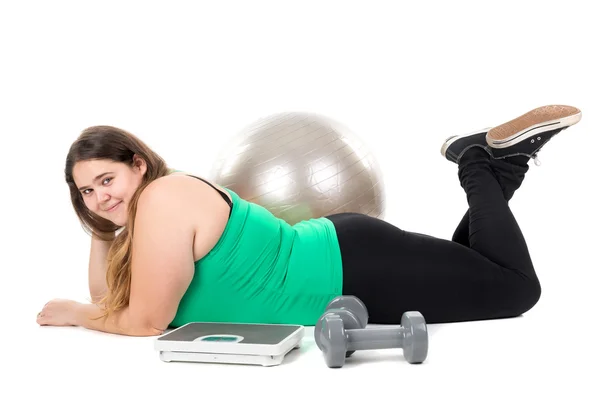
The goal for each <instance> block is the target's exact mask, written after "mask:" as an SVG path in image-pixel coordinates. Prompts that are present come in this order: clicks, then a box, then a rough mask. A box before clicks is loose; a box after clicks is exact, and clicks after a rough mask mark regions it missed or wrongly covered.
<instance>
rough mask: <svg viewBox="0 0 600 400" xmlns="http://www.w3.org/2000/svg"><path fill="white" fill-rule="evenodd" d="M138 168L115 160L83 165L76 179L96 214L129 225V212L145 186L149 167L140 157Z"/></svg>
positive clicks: (76, 171) (76, 170)
mask: <svg viewBox="0 0 600 400" xmlns="http://www.w3.org/2000/svg"><path fill="white" fill-rule="evenodd" d="M134 160H135V161H136V163H135V166H134V167H130V166H128V165H126V164H124V163H120V162H115V161H112V160H87V161H79V162H77V163H76V164H75V165H74V167H73V179H74V180H75V185H77V187H78V188H79V192H80V193H81V198H82V199H83V201H84V203H85V205H86V206H87V208H89V209H90V211H91V212H93V213H94V214H96V215H98V216H100V217H102V218H105V219H107V220H109V221H111V222H113V223H114V224H116V225H118V226H124V225H125V224H126V223H127V208H128V206H129V202H130V201H131V198H132V197H133V194H134V193H135V190H136V189H137V188H138V187H139V185H140V184H141V182H142V177H143V176H144V173H145V172H146V163H145V162H144V161H143V160H142V159H141V158H138V157H137V156H135V157H134Z"/></svg>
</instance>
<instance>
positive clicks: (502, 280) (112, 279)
mask: <svg viewBox="0 0 600 400" xmlns="http://www.w3.org/2000/svg"><path fill="white" fill-rule="evenodd" d="M580 119H581V112H580V111H579V110H578V109H576V108H574V107H569V106H545V107H540V108H537V109H535V110H532V111H530V112H528V113H526V114H523V115H521V116H520V117H518V118H515V119H514V120H512V121H509V122H507V123H505V124H502V125H500V126H497V127H495V128H493V129H490V130H483V131H481V132H476V133H474V134H468V135H460V136H453V137H451V138H448V139H447V140H446V141H445V143H444V145H443V146H442V149H441V152H442V155H443V156H445V157H446V158H447V159H448V160H450V161H452V162H454V163H456V164H457V165H458V176H459V180H460V184H461V186H462V187H463V188H464V190H465V193H466V195H467V201H468V204H469V209H468V211H467V213H466V214H465V215H464V217H463V219H462V221H461V222H460V224H459V225H458V227H457V229H456V231H455V233H454V235H453V237H452V240H451V241H450V240H443V239H439V238H435V237H432V236H428V235H423V234H418V233H413V232H407V231H404V230H402V229H400V228H398V227H396V226H393V225H391V224H389V223H387V222H385V221H382V220H379V219H376V218H373V217H369V216H367V215H361V214H357V213H343V214H335V215H330V216H327V217H323V218H317V219H311V220H309V221H302V222H300V223H298V224H295V225H293V226H291V225H289V224H287V223H286V222H285V221H283V220H281V219H278V218H275V217H274V216H273V215H272V214H271V213H269V212H268V211H267V210H266V209H264V208H262V207H260V206H258V205H256V204H253V203H250V202H247V201H245V200H243V199H241V198H240V197H239V196H238V195H237V194H236V193H235V192H233V191H231V190H228V189H224V188H222V187H219V186H218V185H214V184H212V183H210V182H207V181H205V180H203V179H201V178H196V177H193V176H190V175H186V174H184V173H182V172H178V171H174V170H171V169H169V168H167V165H166V164H165V162H164V161H163V160H162V159H161V158H160V157H159V156H158V155H157V154H155V153H154V152H153V151H152V150H151V149H149V148H148V147H147V146H146V145H145V144H144V143H143V142H142V141H140V140H138V139H137V138H136V137H135V136H134V135H132V134H130V133H128V132H125V131H122V130H120V129H117V128H114V127H109V126H96V127H90V128H88V129H86V130H85V131H84V132H83V133H82V134H81V135H80V137H79V138H78V139H77V140H76V141H75V142H74V143H73V145H72V146H71V149H70V151H69V153H68V156H67V161H66V167H65V176H66V181H67V184H68V186H69V189H70V192H71V201H72V204H73V207H74V208H75V212H76V213H77V215H78V217H79V218H80V220H81V222H82V224H83V226H84V228H86V229H87V230H89V231H90V232H91V234H92V245H91V255H90V271H89V276H90V293H91V295H92V299H93V302H92V304H81V303H77V302H74V301H70V300H63V299H56V300H52V301H50V302H49V303H47V304H46V305H45V306H44V307H43V309H42V311H41V312H40V313H39V314H38V318H37V322H38V323H39V324H40V325H79V326H83V327H86V328H89V329H95V330H99V331H104V332H110V333H116V334H123V335H132V336H149V335H160V334H162V333H163V332H164V331H165V330H166V329H167V328H168V327H177V326H181V325H183V324H185V323H187V322H190V321H223V322H248V323H251V322H254V323H292V324H304V325H314V324H315V323H316V321H317V319H318V318H319V316H320V315H321V313H322V312H323V310H324V307H325V306H326V304H327V303H328V302H329V301H330V300H331V299H332V298H334V297H336V296H338V295H340V294H349V295H355V296H357V297H359V298H360V299H361V300H362V301H363V302H364V303H365V305H366V306H367V308H368V310H369V314H370V315H369V318H370V319H369V322H372V323H381V324H398V323H399V322H400V318H401V316H402V313H403V312H405V311H407V310H418V311H420V312H421V313H423V315H424V317H425V318H426V320H427V322H428V323H439V322H458V321H473V320H484V319H494V318H506V317H513V316H518V315H520V314H522V313H524V312H526V311H528V310H529V309H531V308H532V307H533V306H534V305H535V304H536V303H537V301H538V299H539V297H540V293H541V289H540V285H539V281H538V279H537V276H536V273H535V271H534V268H533V265H532V262H531V259H530V256H529V253H528V249H527V245H526V243H525V239H524V238H523V236H522V234H521V231H520V229H519V226H518V224H517V222H516V220H515V218H514V216H513V214H512V213H511V211H510V209H509V206H508V200H509V199H510V198H511V197H512V196H513V194H514V192H515V190H516V189H517V188H518V187H519V186H520V185H521V182H522V181H523V178H524V176H525V173H526V172H527V170H528V161H529V160H530V158H536V157H537V154H538V152H539V151H540V149H541V148H542V146H544V145H545V144H546V143H547V142H548V141H549V140H550V139H551V138H552V137H553V136H554V135H556V134H558V133H559V132H561V131H562V130H564V129H565V128H567V127H569V126H571V125H574V124H575V123H577V122H578V121H579V120H580ZM536 161H537V159H536ZM117 233H118V234H117Z"/></svg>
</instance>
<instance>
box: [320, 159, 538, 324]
mask: <svg viewBox="0 0 600 400" xmlns="http://www.w3.org/2000/svg"><path fill="white" fill-rule="evenodd" d="M459 179H460V183H461V186H462V187H463V188H464V190H465V192H466V195H467V201H468V204H469V232H470V233H469V236H468V239H469V247H466V246H463V245H461V244H459V243H456V242H453V241H450V240H444V239H439V238H435V237H432V236H428V235H423V234H419V233H414V232H408V231H404V230H402V229H399V228H398V227H396V226H393V225H391V224H389V223H387V222H385V221H383V220H379V219H376V218H372V217H369V216H366V215H362V214H352V213H347V214H338V215H332V216H330V217H328V218H329V219H331V220H332V221H333V223H334V225H335V227H336V231H337V233H338V240H339V242H340V248H341V253H342V261H343V265H344V288H343V293H344V294H351V295H355V296H357V297H359V298H360V299H361V300H362V301H363V302H364V303H365V305H366V306H367V308H368V311H369V321H370V322H372V323H383V324H387V323H389V324H398V323H400V319H401V317H402V313H404V312H405V311H409V310H416V311H420V312H421V313H423V315H424V317H425V319H426V320H427V322H428V323H440V322H458V321H472V320H483V319H492V318H504V317H513V316H517V315H520V314H522V313H524V312H526V311H527V310H529V309H531V308H532V307H533V306H534V305H535V304H536V302H537V301H538V299H539V297H540V293H541V289H540V285H539V282H538V279H537V276H536V274H535V271H534V269H533V265H532V262H531V259H530V256H529V252H528V249H527V246H526V243H525V239H524V238H523V235H522V233H521V231H520V229H519V226H518V224H517V222H516V220H515V218H514V216H513V214H512V213H511V211H510V209H509V207H508V202H507V201H506V199H505V198H504V195H503V192H502V188H501V186H500V184H499V183H498V181H497V179H496V176H495V175H494V172H493V171H492V165H491V160H490V158H489V154H488V153H487V152H486V151H485V150H483V149H481V148H478V147H474V148H472V149H470V150H468V151H467V153H465V155H464V156H463V157H462V159H461V162H460V164H459Z"/></svg>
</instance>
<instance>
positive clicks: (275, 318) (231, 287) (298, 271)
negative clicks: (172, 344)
mask: <svg viewBox="0 0 600 400" xmlns="http://www.w3.org/2000/svg"><path fill="white" fill-rule="evenodd" d="M226 190H227V191H228V192H229V193H230V194H231V197H232V200H233V206H232V207H233V208H232V211H231V215H230V217H229V221H228V223H227V225H226V227H225V230H224V232H223V234H222V236H221V238H220V239H219V241H218V242H217V244H216V245H215V247H214V248H213V249H212V250H211V251H210V252H209V253H208V254H207V255H206V256H205V257H203V258H202V259H200V260H198V261H197V262H196V263H195V274H194V277H193V279H192V282H191V284H190V285H189V287H188V289H187V291H186V292H185V294H184V296H183V298H182V300H181V302H180V304H179V308H178V310H177V314H176V316H175V318H174V319H173V321H172V322H171V326H172V327H178V326H181V325H184V324H186V323H188V322H231V323H267V324H298V325H315V324H316V322H317V320H318V319H319V317H320V316H321V315H322V313H323V311H324V310H325V307H326V305H327V303H328V302H329V301H331V299H333V298H334V297H336V296H338V295H340V294H341V293H342V277H343V276H342V259H341V254H340V249H339V243H338V239H337V235H336V232H335V227H334V225H333V223H332V222H331V221H330V220H329V219H327V218H316V219H310V220H306V221H301V222H299V223H296V224H294V225H290V224H289V223H287V222H286V221H285V220H283V219H280V218H277V217H275V216H274V215H273V214H272V213H271V212H269V211H268V210H267V209H265V208H264V207H262V206H259V205H257V204H255V203H251V202H248V201H246V200H244V199H242V198H240V197H239V196H238V195H237V194H236V193H235V192H234V191H232V190H229V189H226Z"/></svg>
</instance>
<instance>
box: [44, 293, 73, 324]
mask: <svg viewBox="0 0 600 400" xmlns="http://www.w3.org/2000/svg"><path fill="white" fill-rule="evenodd" d="M78 304H79V303H78V302H76V301H73V300H66V299H54V300H50V301H49V302H48V303H46V305H44V307H43V308H42V311H40V312H39V313H38V315H37V320H36V322H37V323H38V324H40V325H51V326H72V325H76V324H75V320H76V316H75V312H76V307H77V305H78Z"/></svg>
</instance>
